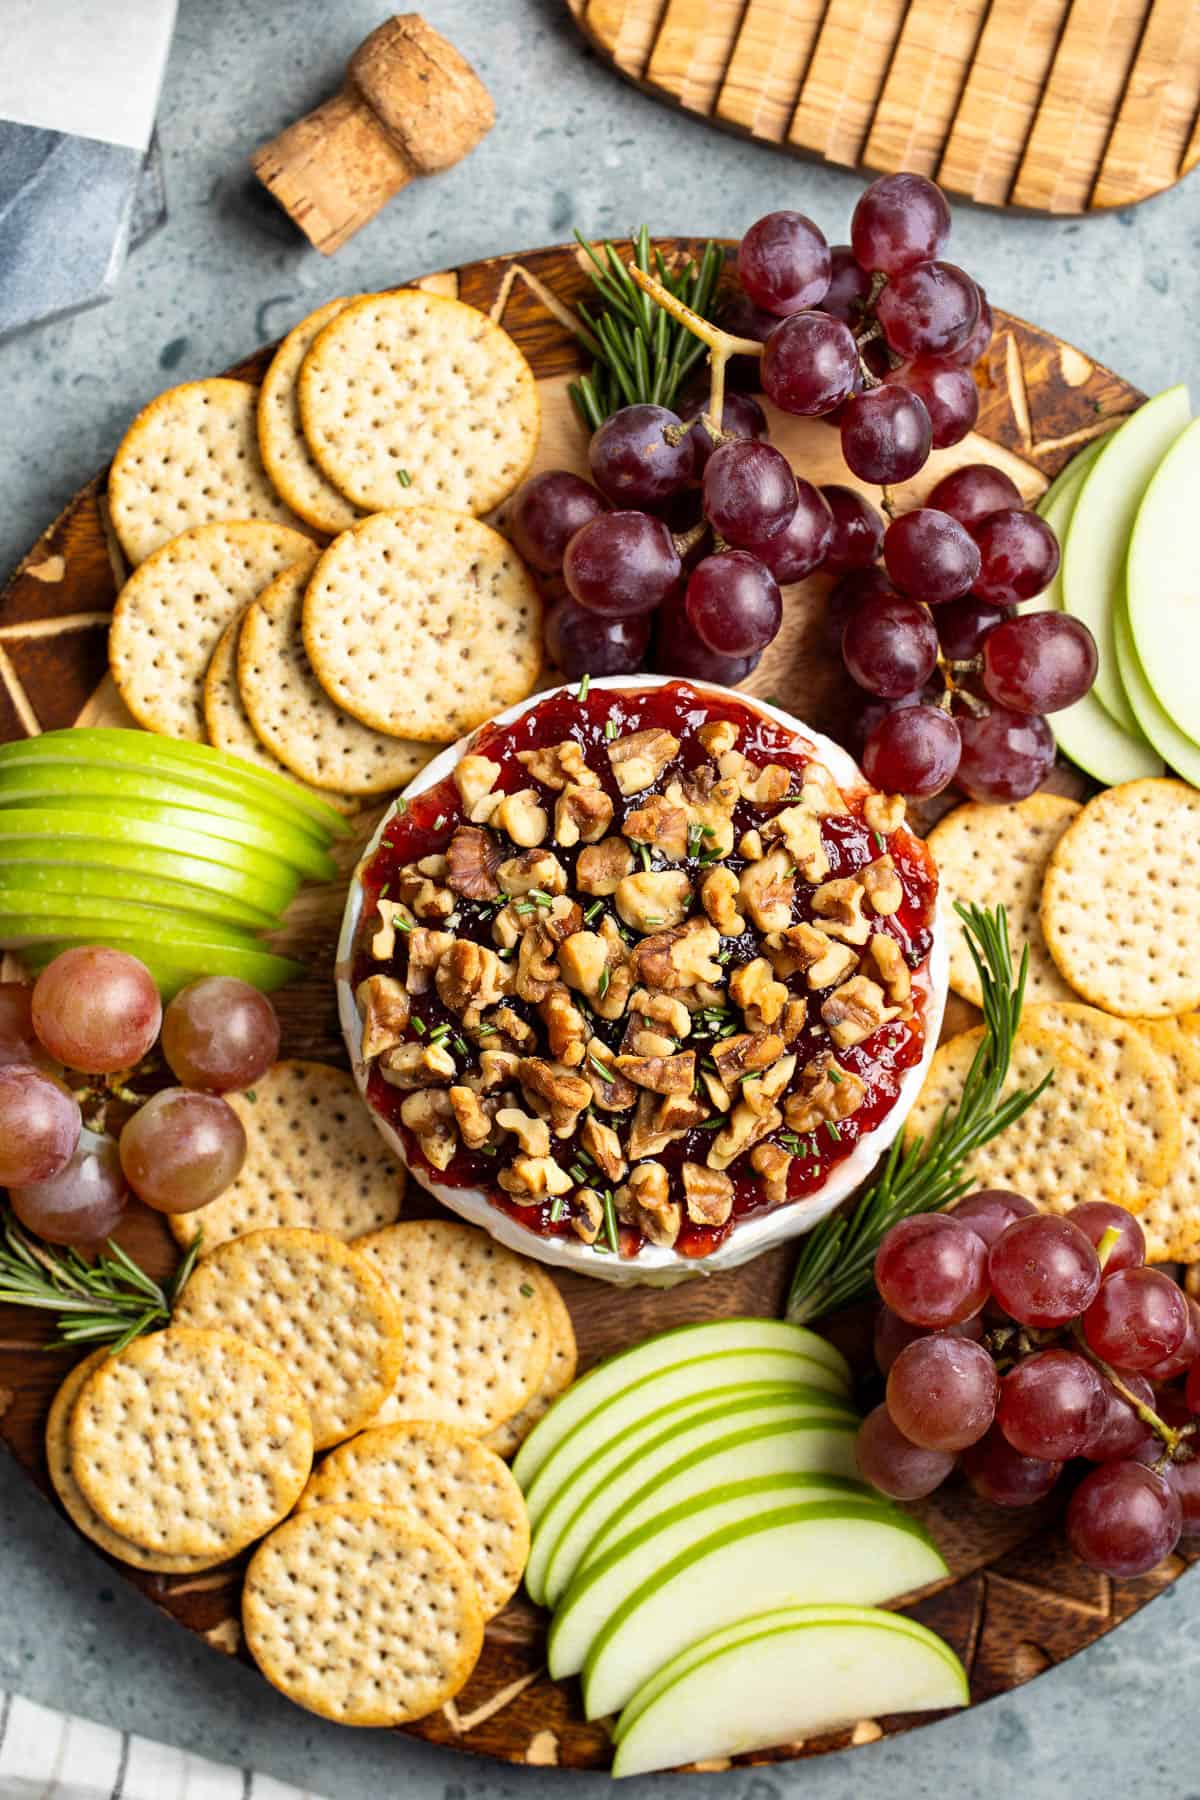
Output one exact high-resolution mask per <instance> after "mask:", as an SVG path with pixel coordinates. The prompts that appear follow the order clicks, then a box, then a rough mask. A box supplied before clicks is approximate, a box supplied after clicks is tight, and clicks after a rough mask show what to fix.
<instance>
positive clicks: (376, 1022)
mask: <svg viewBox="0 0 1200 1800" xmlns="http://www.w3.org/2000/svg"><path fill="white" fill-rule="evenodd" d="M354 998H355V999H356V1000H357V1002H358V1010H359V1012H360V1013H361V1014H362V1018H363V1034H362V1054H363V1061H364V1062H372V1061H373V1060H374V1058H375V1057H377V1056H378V1055H379V1054H380V1052H381V1051H383V1050H390V1049H391V1048H392V1046H393V1044H399V1043H401V1042H402V1040H403V1038H404V1033H405V1031H406V1029H407V1027H408V1020H409V1014H410V1012H411V1010H412V1009H411V1007H410V1006H409V1003H408V994H407V992H406V991H405V988H404V984H403V983H402V982H399V981H397V980H396V978H395V976H394V975H368V976H367V978H366V980H365V981H360V982H359V984H358V991H357V992H356V994H355V996H354Z"/></svg>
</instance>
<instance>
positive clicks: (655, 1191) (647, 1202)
mask: <svg viewBox="0 0 1200 1800" xmlns="http://www.w3.org/2000/svg"><path fill="white" fill-rule="evenodd" d="M616 1201H617V1210H618V1212H620V1214H621V1216H622V1217H623V1218H627V1219H628V1220H629V1221H630V1222H631V1223H632V1224H633V1225H636V1227H637V1229H638V1230H639V1231H640V1232H641V1234H642V1236H643V1237H644V1238H645V1239H646V1242H647V1243H649V1244H657V1245H659V1246H660V1247H661V1248H663V1249H667V1250H669V1249H670V1247H671V1246H672V1244H674V1242H675V1240H676V1239H677V1238H678V1236H679V1232H680V1227H681V1226H682V1224H683V1213H682V1211H681V1209H680V1207H679V1204H678V1202H676V1201H674V1200H672V1199H671V1198H670V1186H669V1183H668V1180H667V1171H666V1170H665V1169H664V1168H662V1167H661V1165H660V1164H658V1163H639V1164H638V1166H637V1167H636V1168H634V1169H631V1170H630V1171H629V1180H628V1181H627V1182H626V1183H625V1185H624V1186H623V1187H621V1188H619V1189H618V1190H617V1195H616Z"/></svg>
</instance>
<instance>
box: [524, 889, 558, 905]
mask: <svg viewBox="0 0 1200 1800" xmlns="http://www.w3.org/2000/svg"><path fill="white" fill-rule="evenodd" d="M529 898H530V899H531V900H532V901H533V903H534V905H535V906H553V905H554V899H553V896H552V895H550V894H548V893H547V892H546V890H545V888H530V889H529Z"/></svg>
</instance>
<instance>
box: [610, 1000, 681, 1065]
mask: <svg viewBox="0 0 1200 1800" xmlns="http://www.w3.org/2000/svg"><path fill="white" fill-rule="evenodd" d="M684 1011H685V1012H686V1011H687V1008H686V1007H685V1008H684ZM674 1054H675V1039H674V1038H673V1037H667V1036H665V1034H664V1033H663V1032H661V1031H652V1030H651V1029H650V1028H649V1027H648V1026H646V1025H643V1024H640V1023H639V1022H638V1020H637V1019H635V1018H632V1017H631V1018H630V1020H629V1023H628V1024H627V1025H626V1027H625V1036H624V1037H623V1038H622V1039H621V1055H622V1056H642V1057H646V1056H673V1055H674Z"/></svg>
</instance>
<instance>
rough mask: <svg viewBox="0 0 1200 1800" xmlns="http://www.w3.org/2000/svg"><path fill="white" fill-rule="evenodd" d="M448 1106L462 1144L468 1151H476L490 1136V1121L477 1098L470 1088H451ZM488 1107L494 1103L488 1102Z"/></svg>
mask: <svg viewBox="0 0 1200 1800" xmlns="http://www.w3.org/2000/svg"><path fill="white" fill-rule="evenodd" d="M450 1104H451V1106H452V1107H453V1108H454V1120H455V1123H456V1125H457V1126H458V1129H459V1134H460V1136H461V1138H462V1141H463V1143H464V1144H465V1145H466V1146H467V1149H468V1150H478V1149H479V1148H480V1146H481V1145H482V1144H486V1143H487V1141H488V1139H489V1138H490V1137H491V1135H492V1121H491V1118H490V1117H489V1115H488V1114H487V1113H486V1112H485V1111H484V1108H483V1107H482V1105H481V1104H480V1101H479V1096H478V1095H477V1094H476V1093H475V1092H474V1090H473V1089H472V1088H469V1087H459V1086H456V1087H452V1088H451V1089H450ZM488 1105H489V1106H494V1105H495V1102H494V1101H491V1100H489V1102H488Z"/></svg>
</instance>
